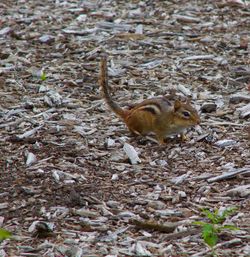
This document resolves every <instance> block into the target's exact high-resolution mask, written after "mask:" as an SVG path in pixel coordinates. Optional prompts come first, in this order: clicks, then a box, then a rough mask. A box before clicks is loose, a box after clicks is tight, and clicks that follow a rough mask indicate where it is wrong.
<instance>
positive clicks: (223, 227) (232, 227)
mask: <svg viewBox="0 0 250 257" xmlns="http://www.w3.org/2000/svg"><path fill="white" fill-rule="evenodd" d="M221 229H229V230H240V229H239V228H237V227H236V226H234V225H224V226H221Z"/></svg>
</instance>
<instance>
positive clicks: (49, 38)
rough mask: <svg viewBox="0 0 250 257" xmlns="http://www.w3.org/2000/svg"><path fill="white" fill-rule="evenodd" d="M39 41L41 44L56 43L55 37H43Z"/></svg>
mask: <svg viewBox="0 0 250 257" xmlns="http://www.w3.org/2000/svg"><path fill="white" fill-rule="evenodd" d="M39 41H40V42H41V43H46V44H49V43H52V42H54V41H55V37H54V36H51V35H43V36H41V37H39Z"/></svg>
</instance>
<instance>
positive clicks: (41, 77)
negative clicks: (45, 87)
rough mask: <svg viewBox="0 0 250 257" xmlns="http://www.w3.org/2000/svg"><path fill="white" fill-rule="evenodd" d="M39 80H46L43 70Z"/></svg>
mask: <svg viewBox="0 0 250 257" xmlns="http://www.w3.org/2000/svg"><path fill="white" fill-rule="evenodd" d="M40 79H41V80H42V81H44V80H46V79H47V76H46V73H45V72H44V71H43V70H42V71H41V75H40Z"/></svg>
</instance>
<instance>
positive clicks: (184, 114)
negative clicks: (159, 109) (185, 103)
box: [182, 111, 190, 118]
mask: <svg viewBox="0 0 250 257" xmlns="http://www.w3.org/2000/svg"><path fill="white" fill-rule="evenodd" d="M182 114H183V116H184V117H186V118H188V117H190V112H187V111H184V112H182Z"/></svg>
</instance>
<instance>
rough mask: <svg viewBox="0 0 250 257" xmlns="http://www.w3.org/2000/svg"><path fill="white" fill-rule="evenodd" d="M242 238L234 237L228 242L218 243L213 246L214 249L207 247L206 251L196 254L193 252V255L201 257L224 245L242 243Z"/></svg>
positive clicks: (193, 256)
mask: <svg viewBox="0 0 250 257" xmlns="http://www.w3.org/2000/svg"><path fill="white" fill-rule="evenodd" d="M241 242H242V240H241V239H239V238H234V239H232V240H230V241H227V242H224V243H220V244H217V245H216V246H215V247H213V248H212V249H210V248H209V249H207V250H206V251H203V252H200V253H196V254H193V255H192V256H191V257H199V256H204V255H205V254H206V253H209V252H211V251H214V250H216V249H218V248H220V247H223V246H227V247H228V246H229V245H232V244H239V243H241Z"/></svg>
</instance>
